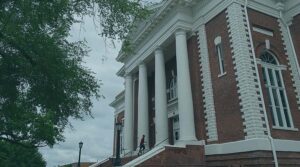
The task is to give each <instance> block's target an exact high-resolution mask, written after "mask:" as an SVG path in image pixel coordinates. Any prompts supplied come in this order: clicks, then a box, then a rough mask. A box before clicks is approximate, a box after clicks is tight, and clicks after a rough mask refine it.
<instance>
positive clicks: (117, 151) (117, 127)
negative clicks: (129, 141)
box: [114, 122, 122, 166]
mask: <svg viewBox="0 0 300 167" xmlns="http://www.w3.org/2000/svg"><path fill="white" fill-rule="evenodd" d="M116 129H117V147H116V148H117V150H116V159H115V161H114V166H121V158H120V133H121V129H122V123H120V122H117V123H116Z"/></svg>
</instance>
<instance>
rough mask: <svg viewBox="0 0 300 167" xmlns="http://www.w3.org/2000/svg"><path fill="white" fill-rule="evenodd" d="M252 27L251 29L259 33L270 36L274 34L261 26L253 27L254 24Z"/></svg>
mask: <svg viewBox="0 0 300 167" xmlns="http://www.w3.org/2000/svg"><path fill="white" fill-rule="evenodd" d="M252 29H253V31H255V32H258V33H261V34H265V35H268V36H271V37H273V36H274V33H273V32H272V31H269V30H267V29H263V28H260V27H255V26H253V28H252Z"/></svg>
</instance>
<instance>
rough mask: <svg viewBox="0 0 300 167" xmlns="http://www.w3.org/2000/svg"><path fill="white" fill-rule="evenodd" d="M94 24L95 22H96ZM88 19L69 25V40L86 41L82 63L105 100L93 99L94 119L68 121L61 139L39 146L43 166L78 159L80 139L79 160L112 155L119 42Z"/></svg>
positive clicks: (148, 0) (119, 85)
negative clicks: (86, 53)
mask: <svg viewBox="0 0 300 167" xmlns="http://www.w3.org/2000/svg"><path fill="white" fill-rule="evenodd" d="M160 1H161V0H143V1H142V2H143V3H150V4H151V3H157V2H160ZM96 25H97V23H96ZM96 25H95V23H94V22H93V19H92V18H85V19H84V24H76V25H74V26H73V27H72V30H71V35H72V37H71V38H70V40H74V41H78V40H84V39H85V40H86V41H87V45H88V46H89V47H90V49H91V52H90V53H89V57H87V58H86V59H85V66H86V67H88V68H89V69H91V70H92V71H93V72H94V73H95V76H96V78H97V79H99V80H101V82H102V84H103V85H102V87H101V93H102V94H103V95H104V96H105V99H100V100H99V101H96V100H94V102H93V105H94V106H93V108H92V113H93V116H94V119H92V118H86V119H85V121H80V120H71V123H72V125H73V128H74V129H73V130H72V129H70V128H67V129H66V130H65V133H64V136H65V142H63V143H60V144H57V145H55V146H54V147H53V148H41V149H40V152H41V153H42V154H43V157H44V158H45V160H46V161H47V167H54V166H55V167H57V166H58V165H64V164H69V163H74V162H77V161H78V153H79V146H78V143H79V142H80V141H82V142H83V147H82V151H81V162H98V161H101V160H104V159H106V158H108V157H109V156H111V155H112V148H113V123H114V120H113V119H114V110H113V108H111V107H110V106H109V104H110V103H111V102H112V101H113V100H114V98H115V96H116V95H117V94H119V93H120V92H121V91H122V90H123V89H124V79H123V78H120V77H117V76H116V73H117V71H118V70H119V69H120V68H121V67H122V64H121V63H119V62H117V61H116V60H115V58H116V57H117V55H118V52H119V50H120V46H121V43H120V42H118V41H114V44H112V42H111V41H110V40H109V39H107V40H105V39H103V38H101V37H100V36H99V35H98V34H100V33H101V29H99V27H96Z"/></svg>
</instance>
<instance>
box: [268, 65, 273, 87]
mask: <svg viewBox="0 0 300 167" xmlns="http://www.w3.org/2000/svg"><path fill="white" fill-rule="evenodd" d="M268 73H269V77H270V83H271V85H272V86H274V77H273V73H272V70H271V69H268Z"/></svg>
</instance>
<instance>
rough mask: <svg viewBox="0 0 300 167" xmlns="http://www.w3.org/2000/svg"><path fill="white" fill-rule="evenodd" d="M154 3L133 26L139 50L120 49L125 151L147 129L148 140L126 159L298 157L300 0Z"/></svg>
mask: <svg viewBox="0 0 300 167" xmlns="http://www.w3.org/2000/svg"><path fill="white" fill-rule="evenodd" d="M152 10H153V11H154V12H153V14H152V15H151V16H150V17H149V19H147V20H144V21H141V22H139V23H137V27H136V28H135V30H134V31H132V33H130V38H131V41H132V45H133V52H132V53H131V54H125V53H123V52H122V51H121V52H120V54H119V56H118V57H117V60H118V61H120V62H123V63H124V66H123V67H122V68H121V69H120V71H119V72H118V75H119V76H121V77H124V79H125V91H124V92H122V93H120V95H118V96H117V97H116V100H115V101H114V102H113V103H112V104H111V106H113V107H114V108H115V109H116V110H115V118H116V119H115V122H123V124H124V126H123V130H122V133H121V148H122V149H121V152H122V156H123V157H130V156H134V155H135V154H136V153H137V151H136V150H138V145H139V141H140V139H141V137H142V136H143V135H145V136H146V148H147V149H148V150H150V151H149V152H147V153H145V154H144V155H142V156H140V157H137V158H135V159H134V160H131V161H129V162H128V163H127V164H125V166H139V165H140V166H147V165H148V166H151V163H152V164H156V165H157V164H158V165H161V166H163V165H166V166H168V165H169V166H172V165H174V163H175V162H176V163H177V164H181V165H182V164H183V165H184V164H185V165H195V166H235V165H236V166H247V165H258V166H274V165H275V166H299V165H300V131H299V129H300V108H299V107H300V75H299V74H300V73H299V72H300V71H299V70H300V68H299V61H300V60H299V59H300V1H298V0H164V1H162V2H161V3H159V4H157V5H155V6H153V7H152ZM114 149H115V148H114ZM176 149H178V150H179V151H177V152H176ZM184 149H185V150H184ZM197 151H198V152H197ZM157 155H164V156H163V157H165V159H164V160H160V161H158V160H157V159H159V158H158V156H157ZM160 157H161V156H160ZM167 157H168V158H167ZM153 159H154V160H153ZM167 159H171V160H172V161H171V160H170V161H168V160H167ZM191 159H193V160H197V159H199V161H191ZM172 163H173V164H172Z"/></svg>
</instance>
